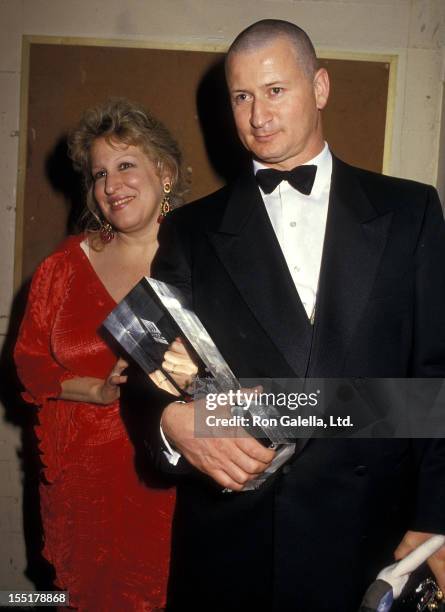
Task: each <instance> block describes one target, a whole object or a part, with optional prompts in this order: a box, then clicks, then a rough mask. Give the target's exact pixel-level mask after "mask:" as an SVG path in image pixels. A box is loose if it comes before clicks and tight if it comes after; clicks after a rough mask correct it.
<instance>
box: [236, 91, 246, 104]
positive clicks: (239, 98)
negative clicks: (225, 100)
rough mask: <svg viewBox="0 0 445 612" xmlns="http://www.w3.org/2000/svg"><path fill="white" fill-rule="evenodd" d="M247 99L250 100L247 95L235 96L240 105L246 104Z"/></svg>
mask: <svg viewBox="0 0 445 612" xmlns="http://www.w3.org/2000/svg"><path fill="white" fill-rule="evenodd" d="M247 98H248V95H247V94H246V93H240V94H237V95H236V96H235V102H236V103H237V104H239V103H242V102H245V101H246V100H247Z"/></svg>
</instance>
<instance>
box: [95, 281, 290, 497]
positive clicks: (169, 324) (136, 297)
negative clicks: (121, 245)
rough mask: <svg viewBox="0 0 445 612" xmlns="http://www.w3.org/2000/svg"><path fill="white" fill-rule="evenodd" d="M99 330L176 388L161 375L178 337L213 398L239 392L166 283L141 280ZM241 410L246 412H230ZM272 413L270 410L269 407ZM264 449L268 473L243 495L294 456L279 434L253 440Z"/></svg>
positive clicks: (259, 410)
mask: <svg viewBox="0 0 445 612" xmlns="http://www.w3.org/2000/svg"><path fill="white" fill-rule="evenodd" d="M103 326H104V327H105V329H106V330H108V332H109V333H110V334H111V335H112V336H113V337H114V338H115V340H116V341H117V342H118V343H119V344H120V345H121V346H122V347H123V348H124V350H125V351H126V352H127V353H128V354H129V355H130V356H131V357H132V359H133V360H134V361H136V363H138V365H139V366H140V367H141V368H142V370H143V371H144V372H145V373H146V374H149V373H151V372H153V371H154V370H157V369H161V370H162V371H163V373H164V374H165V375H166V377H167V378H168V379H169V380H170V381H171V382H172V383H173V384H174V385H175V386H176V383H174V381H173V379H172V378H171V376H170V374H169V373H168V372H166V371H165V370H163V369H162V362H163V357H164V353H165V351H166V350H167V348H168V346H169V345H170V344H171V342H173V341H174V340H175V338H177V337H178V336H180V337H182V338H184V339H185V340H186V343H187V344H189V345H190V346H191V347H192V348H193V350H194V352H195V353H196V356H197V357H198V359H199V360H200V361H201V364H200V365H201V367H205V369H206V371H207V372H208V373H209V374H210V376H211V379H210V383H206V384H210V388H211V389H212V391H214V392H216V393H227V392H229V391H237V390H240V389H241V385H240V383H239V381H238V379H237V378H236V376H235V375H234V373H233V372H232V370H231V369H230V367H229V365H228V364H227V362H226V361H225V359H224V358H223V356H222V355H221V353H220V352H219V350H218V348H217V346H216V345H215V343H214V342H213V340H212V338H211V337H210V336H209V334H208V333H207V330H206V329H205V328H204V326H203V324H202V323H201V321H200V320H199V318H198V317H197V315H196V314H195V313H194V312H193V310H192V309H191V307H190V305H189V304H187V302H186V300H185V298H184V296H183V295H182V294H181V292H180V291H179V290H178V289H177V288H175V287H173V286H171V285H168V284H167V283H163V282H161V281H158V280H155V279H153V278H148V277H145V278H143V279H142V280H141V281H140V282H139V283H138V284H137V285H136V286H135V287H134V288H133V289H132V290H131V291H130V293H129V294H128V295H127V296H126V297H125V298H124V299H123V300H122V301H121V302H120V303H119V304H118V305H117V306H116V307H115V308H114V310H113V311H112V312H111V313H110V314H109V315H108V317H107V318H106V319H105V321H104V323H103ZM237 410H243V411H245V410H246V407H245V406H235V407H234V408H233V409H232V414H233V413H234V412H236V411H237ZM270 410H273V407H270ZM248 411H249V412H250V414H251V415H252V416H253V414H258V415H260V416H261V415H263V414H265V413H266V412H268V411H269V407H268V406H264V405H252V406H249V408H248ZM258 437H259V439H260V440H261V441H263V443H264V444H265V445H266V446H270V447H272V448H275V449H276V454H275V457H274V460H273V461H272V463H271V465H270V466H269V468H268V469H267V470H266V471H265V472H264V473H263V474H261V475H259V476H258V477H257V478H256V479H254V480H252V481H249V483H247V485H245V487H244V489H243V490H252V489H256V488H258V487H259V486H261V484H262V483H263V482H264V481H265V480H266V479H267V478H268V476H270V475H271V474H272V473H274V472H276V471H277V470H278V469H279V468H280V467H281V466H282V465H283V464H284V463H285V462H286V461H287V460H288V459H289V458H290V457H291V456H292V455H293V453H294V450H295V444H293V443H289V441H284V440H283V436H282V435H281V434H280V432H279V431H274V430H273V429H271V430H267V431H264V430H263V431H261V432H260V434H259V435H258Z"/></svg>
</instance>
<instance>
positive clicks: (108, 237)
mask: <svg viewBox="0 0 445 612" xmlns="http://www.w3.org/2000/svg"><path fill="white" fill-rule="evenodd" d="M99 234H100V239H101V240H102V242H103V243H104V244H108V243H109V242H111V241H112V240H113V238H114V230H113V226H112V225H111V224H110V223H108V221H102V222H101V224H100V230H99Z"/></svg>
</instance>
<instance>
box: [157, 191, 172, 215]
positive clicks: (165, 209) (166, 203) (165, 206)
mask: <svg viewBox="0 0 445 612" xmlns="http://www.w3.org/2000/svg"><path fill="white" fill-rule="evenodd" d="M171 191H172V186H171V183H168V182H167V183H164V197H163V198H162V202H161V211H160V213H159V217H158V223H161V222H162V221H163V220H164V219H165V217H166V216H167V215H168V213H169V212H170V193H171Z"/></svg>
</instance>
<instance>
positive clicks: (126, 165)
mask: <svg viewBox="0 0 445 612" xmlns="http://www.w3.org/2000/svg"><path fill="white" fill-rule="evenodd" d="M132 167H133V164H131V163H130V162H122V163H121V164H120V165H119V169H120V170H127V169H128V168H132Z"/></svg>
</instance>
